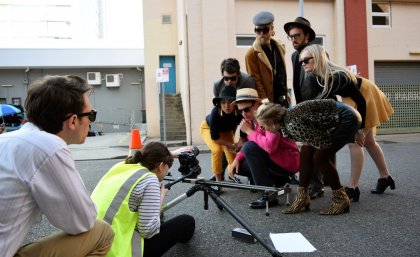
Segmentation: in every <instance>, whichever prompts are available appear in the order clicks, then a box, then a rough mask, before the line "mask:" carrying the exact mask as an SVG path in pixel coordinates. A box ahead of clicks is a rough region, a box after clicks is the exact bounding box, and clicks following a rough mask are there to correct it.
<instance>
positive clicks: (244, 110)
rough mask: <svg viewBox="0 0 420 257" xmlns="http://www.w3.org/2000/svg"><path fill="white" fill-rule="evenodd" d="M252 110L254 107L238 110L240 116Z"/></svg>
mask: <svg viewBox="0 0 420 257" xmlns="http://www.w3.org/2000/svg"><path fill="white" fill-rule="evenodd" d="M251 108H252V105H251V106H248V107H245V108H243V109H238V112H239V113H240V114H242V113H244V112H245V113H248V112H250V111H251Z"/></svg>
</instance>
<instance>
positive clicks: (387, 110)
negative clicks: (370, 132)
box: [343, 78, 394, 128]
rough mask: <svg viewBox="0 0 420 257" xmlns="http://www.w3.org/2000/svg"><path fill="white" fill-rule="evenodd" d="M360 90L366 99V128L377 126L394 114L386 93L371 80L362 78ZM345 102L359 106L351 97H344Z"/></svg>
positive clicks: (355, 106)
mask: <svg viewBox="0 0 420 257" xmlns="http://www.w3.org/2000/svg"><path fill="white" fill-rule="evenodd" d="M360 92H361V93H362V95H363V97H364V98H365V101H366V117H365V128H373V127H377V126H379V125H380V124H381V123H383V122H385V121H387V120H389V117H390V116H391V115H392V114H394V109H393V108H392V106H391V104H390V103H389V101H388V98H387V97H386V95H385V94H384V93H383V92H382V91H381V90H380V89H379V87H378V86H377V85H375V84H374V83H372V82H371V81H370V80H368V79H365V78H362V85H361V86H360ZM343 102H344V103H346V104H348V105H350V106H352V107H353V108H357V105H356V103H355V102H354V101H353V100H352V99H351V98H350V97H343Z"/></svg>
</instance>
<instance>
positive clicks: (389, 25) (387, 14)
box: [371, 1, 392, 28]
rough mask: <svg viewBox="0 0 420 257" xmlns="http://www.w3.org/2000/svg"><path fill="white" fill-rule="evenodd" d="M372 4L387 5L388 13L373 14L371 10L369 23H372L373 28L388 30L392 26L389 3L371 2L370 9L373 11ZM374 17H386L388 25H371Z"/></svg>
mask: <svg viewBox="0 0 420 257" xmlns="http://www.w3.org/2000/svg"><path fill="white" fill-rule="evenodd" d="M374 4H386V5H388V10H389V11H388V12H386V13H385V12H374V11H373V10H372V19H371V22H372V27H374V28H390V27H391V25H392V19H391V17H392V15H391V13H392V9H391V8H392V6H391V2H382V1H378V2H372V9H373V5H374ZM374 17H388V23H389V24H388V25H382V24H374V23H373V19H374Z"/></svg>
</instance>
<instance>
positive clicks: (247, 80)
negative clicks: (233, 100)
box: [213, 72, 255, 97]
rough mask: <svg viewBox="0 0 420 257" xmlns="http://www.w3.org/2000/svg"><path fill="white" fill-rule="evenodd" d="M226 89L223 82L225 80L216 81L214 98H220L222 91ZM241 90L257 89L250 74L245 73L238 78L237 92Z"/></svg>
mask: <svg viewBox="0 0 420 257" xmlns="http://www.w3.org/2000/svg"><path fill="white" fill-rule="evenodd" d="M224 87H226V84H225V82H224V81H223V78H221V79H218V80H216V81H215V82H214V86H213V94H214V97H218V96H219V93H220V91H221V90H222V89H223V88H224ZM241 88H254V89H255V81H254V79H253V78H252V77H251V76H249V75H248V74H246V73H245V72H241V75H240V76H239V78H238V83H236V90H238V89H241Z"/></svg>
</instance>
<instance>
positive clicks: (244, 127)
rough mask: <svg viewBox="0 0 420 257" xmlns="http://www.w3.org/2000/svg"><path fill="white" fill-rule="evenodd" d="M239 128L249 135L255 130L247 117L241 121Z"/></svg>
mask: <svg viewBox="0 0 420 257" xmlns="http://www.w3.org/2000/svg"><path fill="white" fill-rule="evenodd" d="M239 128H240V129H241V130H242V132H244V133H246V134H247V135H249V134H251V133H252V132H253V131H254V130H253V129H252V127H251V124H249V122H248V121H247V120H245V119H242V121H241V123H239Z"/></svg>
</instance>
